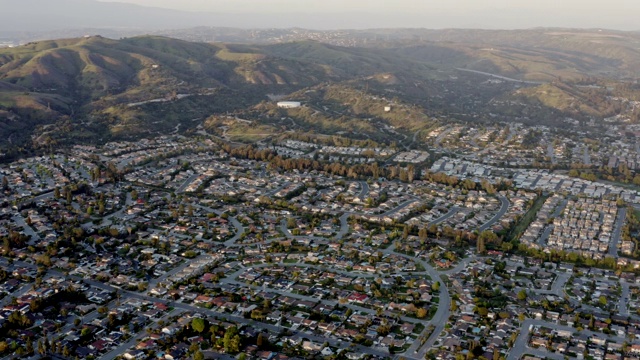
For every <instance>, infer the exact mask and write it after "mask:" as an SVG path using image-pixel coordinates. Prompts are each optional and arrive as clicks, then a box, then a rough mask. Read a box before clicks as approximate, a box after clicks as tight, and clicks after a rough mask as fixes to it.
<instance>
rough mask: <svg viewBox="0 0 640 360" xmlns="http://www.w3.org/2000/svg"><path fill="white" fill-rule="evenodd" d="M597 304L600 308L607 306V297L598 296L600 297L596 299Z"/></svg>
mask: <svg viewBox="0 0 640 360" xmlns="http://www.w3.org/2000/svg"><path fill="white" fill-rule="evenodd" d="M598 304H600V306H607V297H606V296H604V295H600V297H599V298H598Z"/></svg>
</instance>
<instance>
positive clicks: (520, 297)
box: [518, 289, 527, 301]
mask: <svg viewBox="0 0 640 360" xmlns="http://www.w3.org/2000/svg"><path fill="white" fill-rule="evenodd" d="M526 299H527V291H526V290H525V289H522V290H520V291H519V292H518V300H520V301H524V300H526Z"/></svg>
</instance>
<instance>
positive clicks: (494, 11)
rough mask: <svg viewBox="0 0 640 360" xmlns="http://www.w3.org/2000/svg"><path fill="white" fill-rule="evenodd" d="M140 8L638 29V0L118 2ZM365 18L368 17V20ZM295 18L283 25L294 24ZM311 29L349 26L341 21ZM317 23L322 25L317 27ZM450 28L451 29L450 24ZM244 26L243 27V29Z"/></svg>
mask: <svg viewBox="0 0 640 360" xmlns="http://www.w3.org/2000/svg"><path fill="white" fill-rule="evenodd" d="M101 1H113V0H101ZM118 1H119V2H126V3H132V4H138V5H143V6H154V7H163V8H168V9H177V10H186V11H197V12H213V13H236V14H237V13H252V14H255V13H256V12H259V13H262V14H277V15H282V14H287V13H307V14H317V15H319V16H322V14H332V15H340V14H346V13H359V14H362V16H363V17H362V18H359V19H357V21H356V23H355V24H357V25H358V26H356V27H425V28H448V27H464V28H473V27H480V28H531V27H540V26H542V27H580V28H609V29H618V30H640V25H636V24H638V21H637V15H638V14H640V1H638V0H607V1H604V0H118ZM367 16H368V18H367ZM298 25H299V24H296V23H295V21H293V19H291V23H290V24H288V23H283V27H289V26H298ZM314 25H316V26H314V27H316V28H317V27H325V28H350V26H349V24H348V23H345V21H344V20H341V19H332V18H331V17H327V18H326V19H324V24H323V23H322V20H321V19H318V24H314ZM318 25H320V26H318ZM448 25H449V26H448ZM242 27H245V26H242Z"/></svg>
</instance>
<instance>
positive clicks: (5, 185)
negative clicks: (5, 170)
mask: <svg viewBox="0 0 640 360" xmlns="http://www.w3.org/2000/svg"><path fill="white" fill-rule="evenodd" d="M7 189H9V179H7V177H6V176H3V177H2V190H7Z"/></svg>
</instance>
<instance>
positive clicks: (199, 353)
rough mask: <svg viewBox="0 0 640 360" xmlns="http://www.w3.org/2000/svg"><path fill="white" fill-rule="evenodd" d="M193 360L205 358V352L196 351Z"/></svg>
mask: <svg viewBox="0 0 640 360" xmlns="http://www.w3.org/2000/svg"><path fill="white" fill-rule="evenodd" d="M193 360H204V354H203V353H202V351H200V350H198V351H196V353H195V354H193Z"/></svg>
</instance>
